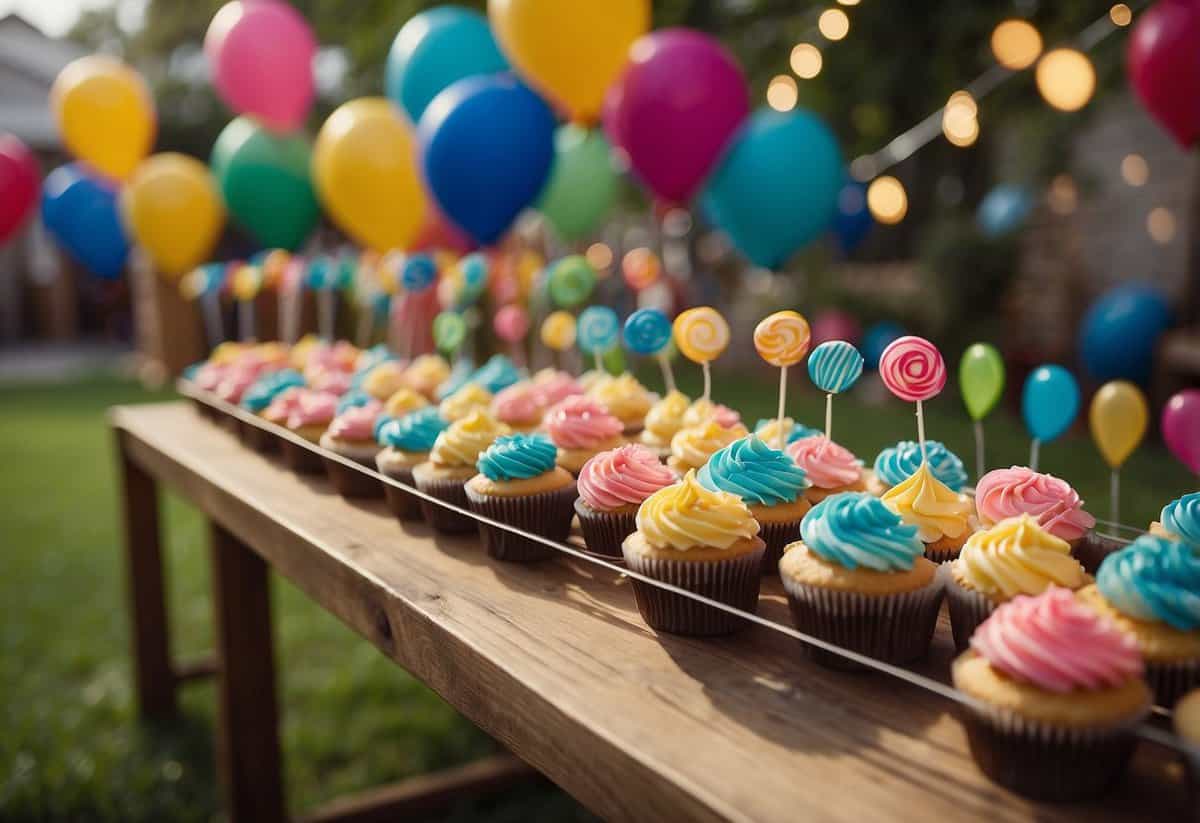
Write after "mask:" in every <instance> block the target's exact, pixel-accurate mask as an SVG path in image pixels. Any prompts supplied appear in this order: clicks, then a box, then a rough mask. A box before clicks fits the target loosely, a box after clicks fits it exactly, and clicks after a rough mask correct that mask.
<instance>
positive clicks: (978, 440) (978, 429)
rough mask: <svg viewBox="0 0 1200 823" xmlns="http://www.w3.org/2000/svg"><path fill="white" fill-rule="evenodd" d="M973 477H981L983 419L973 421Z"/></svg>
mask: <svg viewBox="0 0 1200 823" xmlns="http://www.w3.org/2000/svg"><path fill="white" fill-rule="evenodd" d="M974 428H975V479H976V480H978V479H980V478H982V477H983V462H984V456H983V421H982V420H976V421H975V427H974Z"/></svg>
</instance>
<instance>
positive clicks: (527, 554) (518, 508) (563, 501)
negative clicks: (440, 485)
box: [466, 483, 577, 563]
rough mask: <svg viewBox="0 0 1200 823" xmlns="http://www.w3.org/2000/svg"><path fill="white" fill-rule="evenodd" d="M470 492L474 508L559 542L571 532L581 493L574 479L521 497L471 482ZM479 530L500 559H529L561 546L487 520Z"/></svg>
mask: <svg viewBox="0 0 1200 823" xmlns="http://www.w3.org/2000/svg"><path fill="white" fill-rule="evenodd" d="M466 495H467V500H468V502H469V503H470V505H471V511H473V512H475V513H477V514H481V515H483V516H484V517H490V518H491V519H492V520H499V521H500V522H501V523H507V524H508V525H510V526H516V527H517V528H519V529H523V530H525V531H527V532H532V533H533V534H536V535H540V536H541V537H545V538H547V539H549V540H554V541H556V542H558V543H563V542H566V539H567V535H569V534H570V532H571V518H572V517H573V516H574V514H575V499H576V496H577V493H576V491H575V484H574V483H571V484H570V485H569V486H564V487H563V488H561V489H555V490H554V491H549V492H542V493H541V494H527V495H521V496H517V497H501V496H499V495H490V494H479V493H478V492H476V491H475V490H474V489H472V488H471V487H470V486H467V487H466ZM479 533H480V535H481V536H482V537H483V547H484V548H485V549H486V550H487V553H488V554H489V555H490V556H492V557H494V558H496V559H497V560H505V561H508V562H510V563H529V562H532V561H535V560H545V559H547V558H550V557H554V556H555V555H557V554H558V550H557V549H554V548H552V547H550V546H546V545H543V544H542V543H538V542H536V541H534V540H529V539H528V538H525V537H521V536H520V535H517V534H513V533H512V532H510V531H505V530H504V529H499V528H496V527H495V526H489V525H488V524H487V523H480V524H479Z"/></svg>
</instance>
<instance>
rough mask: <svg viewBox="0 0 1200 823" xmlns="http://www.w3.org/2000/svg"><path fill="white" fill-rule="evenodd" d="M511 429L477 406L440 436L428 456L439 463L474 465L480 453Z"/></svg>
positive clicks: (457, 465) (451, 465) (453, 465)
mask: <svg viewBox="0 0 1200 823" xmlns="http://www.w3.org/2000/svg"><path fill="white" fill-rule="evenodd" d="M510 432H511V429H509V428H508V426H506V425H504V424H503V423H501V422H500V421H499V420H497V419H496V418H494V417H492V415H491V414H489V413H488V412H487V410H485V409H476V410H475V411H473V412H471V413H470V414H468V415H467V416H466V417H464V418H462V419H461V420H459V421H457V422H455V423H453V424H451V425H450V427H449V428H448V429H446V430H445V431H443V432H442V433H441V434H439V435H438V437H437V440H435V441H434V443H433V448H432V449H430V450H429V459H430V460H431V461H433V462H434V463H436V464H437V465H439V466H449V467H459V466H474V465H475V461H476V460H478V459H479V453H480V452H482V451H483V450H484V449H486V448H487V447H488V446H490V445H492V441H493V440H495V439H496V438H497V437H499V436H500V435H502V434H509V433H510Z"/></svg>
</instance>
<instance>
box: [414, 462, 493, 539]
mask: <svg viewBox="0 0 1200 823" xmlns="http://www.w3.org/2000/svg"><path fill="white" fill-rule="evenodd" d="M465 482H466V481H464V480H455V479H453V478H432V479H431V478H424V479H418V478H417V477H416V476H415V475H414V477H413V483H414V485H415V486H416V487H417V489H419V490H420V491H422V492H424V493H425V494H428V495H432V496H433V497H436V498H437V499H438V500H444V501H445V502H447V503H452V504H454V505H455V506H460V507H461V508H464V509H466V508H469V507H470V503H469V502H468V500H467V490H466V489H465V488H464V487H463V484H464V483H465ZM418 499H419V500H420V505H421V514H422V515H424V516H425V522H426V523H428V524H429V525H430V526H431V527H432V528H433V530H434V531H438V532H441V533H442V534H466V533H469V532H473V531H476V530H477V529H478V524H477V523H476V521H475V519H474V518H472V517H468V516H467V515H465V514H459V513H458V512H456V511H453V510H451V509H447V508H445V507H444V506H439V505H437V504H436V503H430V502H429V501H428V500H423V499H420V498H418Z"/></svg>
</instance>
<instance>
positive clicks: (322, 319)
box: [317, 289, 335, 343]
mask: <svg viewBox="0 0 1200 823" xmlns="http://www.w3.org/2000/svg"><path fill="white" fill-rule="evenodd" d="M317 315H318V316H317V324H318V326H319V327H320V328H319V330H318V331H319V333H320V335H321V337H322V338H324V340H325V341H326V342H329V343H332V342H333V335H334V334H335V331H334V328H333V325H334V313H333V290H332V289H321V290H320V291H318V292H317Z"/></svg>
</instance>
